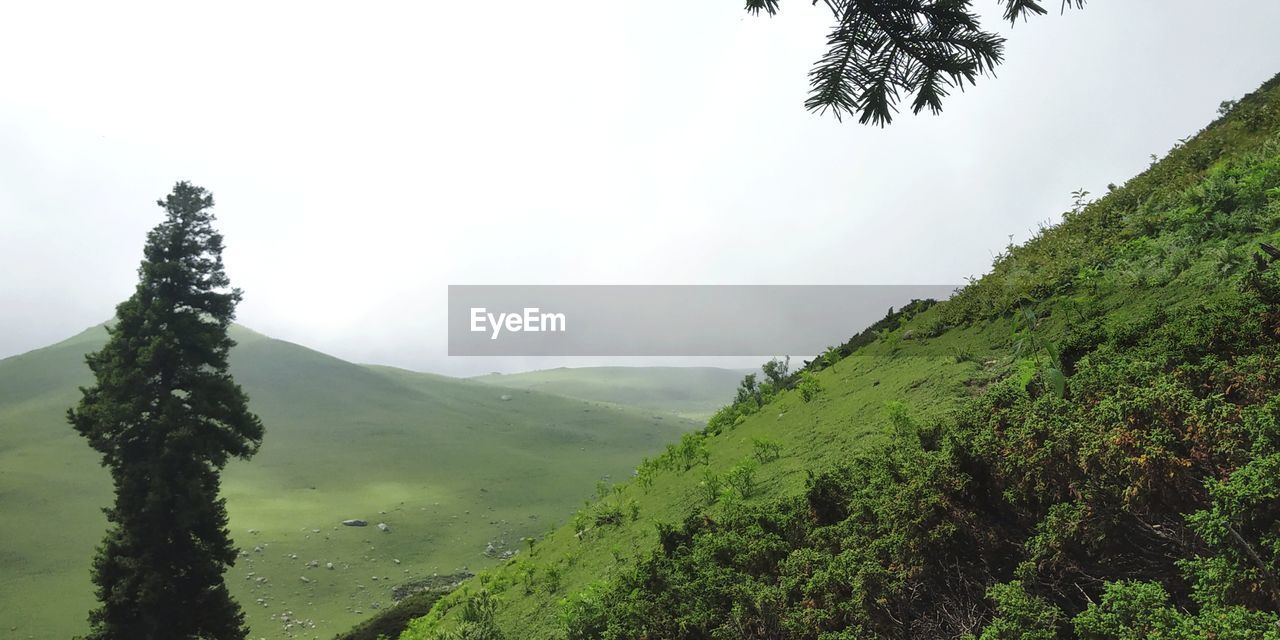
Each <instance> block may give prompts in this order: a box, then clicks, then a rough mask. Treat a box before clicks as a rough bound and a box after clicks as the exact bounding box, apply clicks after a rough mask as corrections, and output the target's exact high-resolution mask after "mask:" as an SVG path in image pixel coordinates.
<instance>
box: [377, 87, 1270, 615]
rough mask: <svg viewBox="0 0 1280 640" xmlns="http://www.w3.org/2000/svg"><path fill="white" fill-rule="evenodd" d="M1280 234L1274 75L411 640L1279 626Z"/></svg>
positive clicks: (716, 433)
mask: <svg viewBox="0 0 1280 640" xmlns="http://www.w3.org/2000/svg"><path fill="white" fill-rule="evenodd" d="M1105 152H1106V150H1105V149H1100V150H1099V153H1105ZM1278 231H1280V76H1278V77H1277V78H1276V79H1273V80H1272V81H1270V82H1268V83H1267V84H1266V85H1264V86H1263V87H1262V89H1260V90H1259V91H1258V92H1256V93H1254V94H1251V95H1250V96H1247V97H1245V98H1244V99H1242V100H1241V101H1240V102H1239V104H1238V105H1237V106H1235V108H1234V109H1233V110H1232V111H1231V113H1230V114H1229V115H1228V116H1226V117H1224V118H1222V119H1219V120H1218V121H1216V122H1214V123H1213V124H1211V125H1210V126H1209V127H1207V128H1206V129H1205V130H1203V131H1202V132H1200V133H1199V134H1198V135H1197V136H1195V137H1194V138H1193V139H1191V140H1189V141H1188V142H1186V143H1185V144H1179V145H1176V146H1175V147H1174V149H1172V150H1171V151H1170V152H1169V154H1168V155H1167V156H1166V157H1165V158H1164V159H1163V160H1161V161H1160V162H1158V163H1156V164H1153V166H1152V167H1151V168H1150V169H1149V170H1148V171H1146V172H1144V173H1143V174H1141V175H1139V176H1137V177H1135V178H1134V179H1132V180H1130V181H1129V182H1128V183H1127V184H1125V185H1124V186H1122V187H1118V188H1114V189H1112V190H1111V191H1110V193H1108V194H1106V195H1105V196H1103V197H1101V198H1100V199H1098V200H1097V201H1095V202H1093V203H1092V204H1088V205H1087V206H1085V205H1083V203H1082V206H1080V207H1078V208H1077V209H1076V210H1074V211H1072V212H1069V213H1067V214H1066V215H1065V216H1064V219H1063V221H1062V223H1061V224H1058V225H1056V226H1054V227H1050V228H1045V229H1042V230H1041V232H1040V233H1039V234H1038V235H1037V236H1036V237H1035V238H1033V239H1032V240H1030V241H1028V242H1027V243H1026V244H1024V245H1022V246H1018V247H1009V248H1008V249H1007V250H1006V251H1005V252H1004V253H1002V254H1001V255H1000V256H999V257H998V258H997V260H996V264H995V265H994V268H993V270H992V272H991V273H990V274H989V275H987V276H986V277H984V278H982V279H981V280H978V281H976V282H974V283H971V284H970V285H969V286H967V287H965V288H964V289H963V290H962V291H960V292H959V293H958V294H957V295H956V296H955V297H953V298H952V299H951V300H949V301H946V302H942V303H938V304H934V305H929V304H920V305H913V306H912V307H910V308H909V309H908V310H906V311H905V312H901V313H899V314H897V315H894V316H891V317H889V318H886V320H885V321H884V322H882V323H881V324H880V325H879V326H878V327H876V331H872V332H865V333H862V334H859V335H858V336H855V337H854V338H853V339H852V340H850V342H849V343H848V344H847V345H845V346H844V347H842V348H839V349H836V350H833V352H831V353H829V354H827V355H826V356H825V357H823V358H821V359H820V360H819V361H817V362H815V363H814V364H813V365H812V366H810V367H809V368H808V370H807V371H806V372H805V373H803V374H802V375H800V376H797V377H794V378H791V379H789V380H787V381H785V384H783V385H782V387H783V388H780V389H773V388H765V389H763V390H762V391H761V400H762V401H763V406H756V404H755V403H754V402H752V401H748V402H747V403H745V404H743V405H739V406H732V407H728V408H726V409H725V410H724V411H723V412H721V413H719V414H717V416H716V417H714V418H713V419H712V420H711V422H710V423H709V425H708V427H707V429H706V430H705V431H703V432H700V433H698V434H691V435H688V436H686V437H685V438H684V439H683V440H682V441H681V442H680V443H679V444H676V445H672V446H671V447H670V449H669V451H668V453H666V454H664V455H663V456H662V457H660V458H657V459H653V460H648V461H646V462H645V463H644V464H643V465H642V466H641V470H640V474H639V476H638V477H637V478H636V479H634V480H632V481H628V482H625V483H621V484H619V485H616V486H615V487H614V488H613V489H612V490H609V491H606V492H603V493H604V494H605V495H603V496H602V498H601V499H599V500H597V501H596V502H594V503H593V504H591V505H589V506H587V507H586V508H584V509H583V510H581V511H580V512H579V514H578V516H576V517H575V518H574V520H573V521H572V522H571V524H570V525H568V526H565V527H562V528H561V529H559V530H557V531H555V532H554V533H553V534H551V535H550V536H548V537H546V538H544V539H542V540H540V541H538V542H537V544H536V546H535V548H534V552H533V553H532V554H527V555H522V556H520V557H517V558H515V559H513V560H511V561H510V562H507V563H505V564H504V565H503V566H501V567H499V568H496V569H494V570H491V571H488V572H485V573H482V574H481V575H479V576H478V577H477V578H476V579H473V580H471V581H469V582H468V583H466V584H464V585H463V586H462V587H461V588H460V589H458V590H457V591H455V592H454V593H452V594H450V595H449V596H446V597H444V598H442V599H441V600H440V601H439V602H438V603H437V604H436V606H435V608H434V609H433V611H432V613H431V614H430V615H428V616H426V617H424V618H421V619H419V620H417V621H415V622H414V623H413V624H412V625H411V627H410V629H409V630H408V631H406V632H405V633H404V634H403V635H402V638H404V639H406V640H426V639H431V638H488V637H495V636H493V635H492V633H493V632H494V630H495V629H496V630H500V631H501V633H502V634H504V635H505V637H506V638H510V639H516V638H518V639H520V640H533V639H544V638H545V639H552V638H556V639H563V638H569V639H573V640H577V639H586V638H606V639H622V638H664V639H671V638H698V639H729V638H760V639H764V638H770V639H783V638H785V639H812V640H819V639H821V640H851V639H853V638H877V637H879V638H956V637H974V638H977V637H981V638H983V639H984V640H994V639H1006V638H1007V639H1015V638H1036V639H1042V640H1050V639H1054V638H1068V637H1083V638H1096V639H1102V638H1116V639H1120V638H1147V637H1161V638H1241V639H1243V638H1277V637H1280V635H1278V634H1277V628H1278V627H1277V622H1278V619H1277V615H1276V613H1277V611H1280V587H1278V586H1277V584H1278V580H1277V576H1280V506H1277V505H1280V395H1278V394H1277V390H1278V389H1280V263H1277V264H1276V265H1274V266H1267V265H1266V262H1267V258H1265V257H1255V254H1259V251H1260V243H1263V242H1265V243H1270V244H1272V245H1274V244H1280V232H1278ZM1259 255H1261V254H1259ZM965 634H972V635H968V636H966V635H965Z"/></svg>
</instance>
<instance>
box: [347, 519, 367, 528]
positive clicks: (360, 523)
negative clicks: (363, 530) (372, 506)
mask: <svg viewBox="0 0 1280 640" xmlns="http://www.w3.org/2000/svg"><path fill="white" fill-rule="evenodd" d="M342 524H343V525H344V526H348V527H367V526H369V521H368V520H360V519H358V518H352V519H350V520H343V521H342Z"/></svg>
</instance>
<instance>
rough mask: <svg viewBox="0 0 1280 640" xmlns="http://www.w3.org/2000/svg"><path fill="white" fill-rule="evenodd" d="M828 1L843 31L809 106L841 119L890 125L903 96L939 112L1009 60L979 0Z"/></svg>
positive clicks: (757, 4) (1036, 1) (1038, 4)
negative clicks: (976, 8)
mask: <svg viewBox="0 0 1280 640" xmlns="http://www.w3.org/2000/svg"><path fill="white" fill-rule="evenodd" d="M1000 1H1001V2H1002V3H1003V4H1004V6H1005V13H1004V17H1005V19H1006V20H1009V21H1010V22H1014V21H1016V20H1017V19H1018V18H1024V19H1025V18H1026V16H1028V15H1031V14H1035V15H1040V14H1044V13H1046V12H1047V10H1046V9H1045V8H1044V6H1043V4H1042V0H1000ZM818 2H819V0H813V4H818ZM821 2H822V3H823V4H824V5H826V7H827V8H828V9H829V10H830V11H831V13H832V16H833V17H834V18H835V19H836V25H835V27H834V28H833V29H832V30H831V32H830V34H829V35H828V36H827V47H828V48H827V53H826V54H825V55H823V56H822V58H820V59H819V60H818V61H817V62H816V63H814V66H813V69H812V70H811V71H810V72H809V97H808V99H806V100H805V108H806V109H808V110H810V111H814V112H817V113H820V114H825V113H827V112H828V111H830V112H831V113H832V114H833V115H834V116H835V117H836V119H837V120H843V119H844V116H852V115H855V114H856V115H858V121H859V122H861V123H863V124H875V125H879V126H884V125H886V124H889V123H890V122H892V121H893V115H894V113H895V112H896V111H897V105H898V102H899V101H900V100H901V99H902V97H903V96H914V98H913V99H912V100H911V111H912V112H913V113H920V112H921V111H923V110H924V109H928V110H929V111H930V112H932V113H935V114H936V113H939V112H940V111H941V110H942V100H943V98H945V97H946V96H947V95H948V94H949V93H950V91H951V90H952V89H955V88H959V89H962V90H963V89H964V86H965V85H966V84H970V85H971V84H974V83H975V82H976V81H977V78H978V76H980V75H988V74H992V73H993V72H994V70H995V67H996V66H998V65H999V64H1000V62H1001V61H1002V60H1003V56H1004V39H1003V38H1002V37H1000V36H999V35H997V34H994V33H991V32H987V31H983V30H982V27H981V25H980V24H979V22H978V18H977V16H976V15H974V14H973V13H971V12H970V11H969V8H970V4H971V0H821ZM1083 6H1084V0H1062V10H1063V11H1065V10H1066V9H1067V8H1068V7H1083ZM746 8H747V11H748V12H750V13H752V14H753V15H758V14H759V13H760V12H761V11H764V12H766V13H768V14H769V15H774V14H776V13H777V11H778V0H746Z"/></svg>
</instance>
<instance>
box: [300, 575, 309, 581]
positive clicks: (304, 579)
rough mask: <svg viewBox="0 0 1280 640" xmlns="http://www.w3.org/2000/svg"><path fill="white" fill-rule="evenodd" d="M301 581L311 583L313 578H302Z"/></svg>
mask: <svg viewBox="0 0 1280 640" xmlns="http://www.w3.org/2000/svg"><path fill="white" fill-rule="evenodd" d="M299 580H302V581H303V582H311V578H308V577H306V576H302V577H301V578H299Z"/></svg>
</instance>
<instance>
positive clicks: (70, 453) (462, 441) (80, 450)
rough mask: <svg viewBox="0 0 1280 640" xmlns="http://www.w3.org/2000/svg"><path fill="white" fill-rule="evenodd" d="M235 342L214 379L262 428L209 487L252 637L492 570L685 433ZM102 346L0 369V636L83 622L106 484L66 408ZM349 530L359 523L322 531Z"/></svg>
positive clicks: (340, 624)
mask: <svg viewBox="0 0 1280 640" xmlns="http://www.w3.org/2000/svg"><path fill="white" fill-rule="evenodd" d="M233 336H234V337H235V339H236V340H237V341H238V342H239V345H238V346H237V347H236V348H235V349H234V351H233V353H232V358H231V364H232V372H233V374H234V375H235V377H236V380H237V381H238V382H239V383H240V384H241V385H242V386H243V387H244V388H245V390H246V391H247V392H248V394H249V396H250V398H251V400H250V407H251V408H252V409H253V410H254V411H255V412H257V413H258V414H259V415H260V416H261V417H262V420H263V423H264V424H265V425H266V429H267V431H266V439H265V441H264V443H263V447H262V451H261V452H260V453H259V455H258V456H257V457H256V458H254V459H253V460H252V461H250V462H248V463H243V462H233V463H232V465H231V466H230V467H229V468H228V469H227V472H226V474H225V477H224V480H225V483H224V494H225V495H226V497H227V500H228V509H229V511H230V514H231V527H232V534H233V536H234V537H235V539H236V541H237V543H238V544H239V545H240V547H241V548H242V549H243V550H245V551H246V552H247V554H248V555H247V556H244V557H242V558H241V561H240V563H239V565H238V566H237V567H235V568H234V569H233V570H232V571H231V572H230V573H229V574H228V580H229V583H230V584H231V587H232V589H233V592H234V594H235V595H236V596H237V597H238V599H239V601H240V602H241V604H242V605H243V606H244V607H245V609H246V611H247V613H248V616H249V622H250V625H251V628H252V637H254V638H259V637H265V638H285V637H290V636H292V635H293V634H304V635H305V637H307V638H310V637H312V636H320V637H330V636H332V635H333V634H334V633H336V632H338V631H340V630H342V629H344V628H346V627H349V626H351V625H352V624H354V623H355V622H357V621H359V620H360V619H362V618H364V617H367V616H368V615H370V614H372V613H373V612H374V611H375V610H378V609H380V608H385V607H387V606H389V605H390V604H392V602H393V599H392V589H393V587H394V586H396V585H400V584H402V583H407V582H410V581H412V580H421V579H427V578H430V577H431V576H432V575H433V574H440V575H442V576H443V575H446V574H452V573H458V572H463V571H476V570H478V569H479V568H481V567H485V566H489V565H492V564H494V563H496V562H498V561H499V558H500V557H501V556H502V555H503V554H504V553H507V552H513V551H516V550H519V549H520V548H521V546H522V545H521V542H520V540H521V538H522V537H524V536H531V535H540V534H542V533H543V532H545V531H546V530H547V529H548V528H549V527H552V526H553V525H555V524H556V523H557V522H563V521H564V520H565V518H566V517H567V516H568V514H569V513H570V512H571V510H572V508H573V507H574V506H575V505H577V504H580V502H581V500H582V499H583V498H585V497H587V496H588V495H590V494H591V493H592V487H593V485H594V484H595V483H596V482H597V481H598V480H600V479H607V478H612V479H619V478H623V477H627V476H629V475H630V474H631V472H632V469H633V468H634V465H635V462H636V461H637V460H639V459H640V458H641V457H642V456H644V455H649V454H652V453H654V452H655V451H657V450H659V449H661V447H662V446H663V445H664V444H665V443H666V442H668V441H671V440H673V439H677V438H679V436H680V434H681V432H683V431H685V430H688V429H691V428H694V427H695V426H697V425H695V424H694V423H692V422H689V421H685V420H681V419H678V418H674V417H668V418H666V419H661V420H659V419H654V417H653V416H652V412H651V411H647V410H646V411H640V410H636V409H626V408H620V407H615V406H604V405H601V404H599V403H592V402H586V401H583V400H578V399H569V398H564V397H559V396H555V395H550V394H546V393H541V392H537V391H530V392H527V393H526V392H524V391H517V392H510V391H507V390H503V389H499V388H495V387H492V386H490V385H486V384H481V383H478V382H473V381H468V380H459V379H454V378H447V377H443V376H435V375H429V374H420V373H414V372H410V371H404V370H399V369H391V368H384V367H369V366H361V365H356V364H352V363H350V362H345V361H343V360H339V359H337V358H334V357H331V356H327V355H325V354H322V353H319V352H316V351H313V350H310V349H307V348H305V347H301V346H299V345H296V344H292V343H289V342H284V341H281V340H274V339H272V338H269V337H267V336H264V335H261V334H258V333H255V332H253V331H250V330H248V329H245V328H242V327H235V328H234V330H233ZM105 339H106V332H105V330H104V329H103V327H102V326H97V327H93V328H91V329H89V330H86V331H84V332H83V333H80V334H79V335H77V336H75V337H72V338H70V339H68V340H65V341H63V342H60V343H58V344H55V345H52V346H49V347H46V348H43V349H37V350H35V351H32V352H29V353H25V354H22V355H18V356H14V357H11V358H7V359H4V360H0V514H2V515H0V621H3V622H0V625H3V628H2V629H0V636H3V637H12V638H40V639H44V638H59V639H65V638H67V637H70V636H71V635H72V634H75V633H79V632H82V631H84V630H85V629H86V628H87V624H86V623H85V614H86V613H87V612H88V610H89V608H90V607H91V606H92V604H93V596H92V590H91V585H90V582H89V561H90V559H91V557H92V556H93V551H94V546H95V545H96V544H97V543H98V541H99V540H100V538H101V536H102V533H103V531H104V530H105V527H106V521H105V518H104V517H103V515H102V513H101V508H102V507H104V506H106V505H107V504H108V503H109V501H110V499H111V486H110V480H109V478H108V476H107V474H106V472H105V471H103V470H102V469H101V468H100V466H99V464H98V458H97V456H96V455H95V454H94V453H93V452H92V451H91V450H90V449H89V447H88V445H87V444H85V442H84V441H83V440H82V439H81V438H80V437H79V436H78V435H76V434H75V432H74V431H72V429H71V427H70V426H68V425H67V424H66V421H65V418H64V414H65V412H66V409H67V408H68V407H69V406H71V405H72V404H73V403H74V402H75V401H76V400H77V398H78V392H77V387H78V386H81V385H88V384H90V383H91V382H92V377H91V375H90V373H89V370H88V368H87V367H86V366H85V364H84V354H85V353H87V352H90V351H94V350H96V349H98V348H100V347H101V346H102V344H103V343H104V341H105ZM350 518H359V519H363V520H367V521H368V522H369V526H367V527H363V528H361V527H345V526H341V525H340V524H339V523H340V522H341V521H342V520H345V519H350ZM378 523H385V524H387V525H388V528H389V529H390V531H389V532H384V531H381V530H379V529H378V528H377V527H376V525H377V524H378ZM486 551H488V553H487V555H486ZM313 562H314V565H312V566H309V564H310V563H313ZM329 563H332V564H333V567H334V568H333V569H328V568H326V567H327V566H328V565H329ZM304 578H305V580H304ZM260 599H261V600H260ZM286 612H291V613H289V614H288V615H287V616H286V617H281V616H285V614H286ZM286 618H287V619H286ZM313 624H314V625H315V626H314V628H312V625H313ZM299 637H303V636H299Z"/></svg>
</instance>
